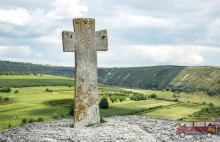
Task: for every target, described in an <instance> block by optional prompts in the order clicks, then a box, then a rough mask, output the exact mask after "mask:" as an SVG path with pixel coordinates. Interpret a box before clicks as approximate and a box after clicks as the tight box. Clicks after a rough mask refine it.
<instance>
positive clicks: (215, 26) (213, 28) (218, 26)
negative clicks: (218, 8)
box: [208, 18, 220, 38]
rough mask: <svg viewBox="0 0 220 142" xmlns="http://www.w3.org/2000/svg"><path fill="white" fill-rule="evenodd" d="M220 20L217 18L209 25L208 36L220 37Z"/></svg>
mask: <svg viewBox="0 0 220 142" xmlns="http://www.w3.org/2000/svg"><path fill="white" fill-rule="evenodd" d="M219 33H220V18H216V19H215V20H214V21H212V22H211V23H210V24H209V25H208V35H209V36H210V37H214V38H215V37H220V34H219Z"/></svg>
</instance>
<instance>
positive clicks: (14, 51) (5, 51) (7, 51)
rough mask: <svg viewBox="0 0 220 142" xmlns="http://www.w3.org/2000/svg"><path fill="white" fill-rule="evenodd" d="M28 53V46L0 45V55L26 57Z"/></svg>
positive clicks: (29, 52) (29, 50) (29, 51)
mask: <svg viewBox="0 0 220 142" xmlns="http://www.w3.org/2000/svg"><path fill="white" fill-rule="evenodd" d="M30 54H31V49H30V47H29V46H0V57H28V56H30Z"/></svg>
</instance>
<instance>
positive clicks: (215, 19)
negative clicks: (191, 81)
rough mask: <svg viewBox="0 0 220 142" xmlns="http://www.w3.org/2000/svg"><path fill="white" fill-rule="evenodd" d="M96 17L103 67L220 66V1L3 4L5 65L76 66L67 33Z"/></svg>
mask: <svg viewBox="0 0 220 142" xmlns="http://www.w3.org/2000/svg"><path fill="white" fill-rule="evenodd" d="M78 17H86V18H90V17H91V18H95V20H96V30H102V29H107V30H108V38H109V50H108V51H104V52H103V51H99V52H98V65H99V67H112V66H114V67H125V66H151V65H213V66H220V0H120V1H119V0H28V1H27V0H1V1H0V60H10V61H22V62H31V63H39V64H51V65H59V66H74V53H72V52H63V49H62V41H61V33H62V31H63V30H69V31H73V26H72V19H73V18H78Z"/></svg>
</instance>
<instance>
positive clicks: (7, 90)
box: [0, 87, 11, 93]
mask: <svg viewBox="0 0 220 142" xmlns="http://www.w3.org/2000/svg"><path fill="white" fill-rule="evenodd" d="M0 92H6V93H9V92H11V88H9V87H6V88H2V89H0Z"/></svg>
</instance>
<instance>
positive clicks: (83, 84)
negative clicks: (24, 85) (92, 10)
mask: <svg viewBox="0 0 220 142" xmlns="http://www.w3.org/2000/svg"><path fill="white" fill-rule="evenodd" d="M73 27H74V29H75V32H69V31H63V33H62V41H63V51H64V52H76V53H75V96H74V127H81V126H88V125H93V124H99V123H100V116H99V106H98V80H97V74H98V73H97V51H106V50H108V38H107V31H106V30H101V31H97V32H95V19H91V18H77V19H73Z"/></svg>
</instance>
